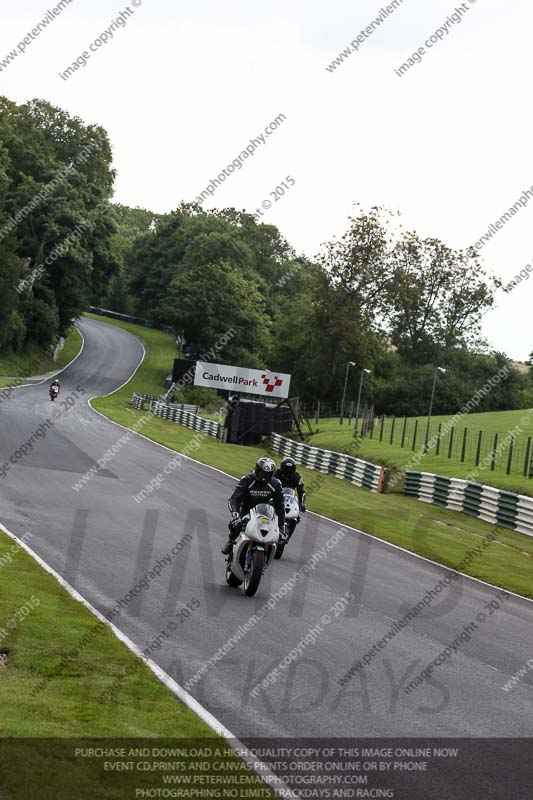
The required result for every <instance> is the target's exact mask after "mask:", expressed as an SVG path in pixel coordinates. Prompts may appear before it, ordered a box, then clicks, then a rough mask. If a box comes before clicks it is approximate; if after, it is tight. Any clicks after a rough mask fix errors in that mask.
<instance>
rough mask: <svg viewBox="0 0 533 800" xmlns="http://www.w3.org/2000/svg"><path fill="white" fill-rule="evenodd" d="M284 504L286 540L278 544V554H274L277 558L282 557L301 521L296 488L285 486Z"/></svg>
mask: <svg viewBox="0 0 533 800" xmlns="http://www.w3.org/2000/svg"><path fill="white" fill-rule="evenodd" d="M283 505H284V506H285V536H286V541H285V542H280V544H279V545H278V547H277V549H276V554H275V556H274V558H275V559H279V558H281V556H282V555H283V551H284V550H285V546H286V545H287V544H288V542H289V541H290V538H291V536H292V534H293V533H294V531H295V530H296V526H297V525H298V523H299V522H300V506H299V505H298V500H297V499H296V492H295V491H294V489H290V488H289V487H288V486H285V487H284V488H283Z"/></svg>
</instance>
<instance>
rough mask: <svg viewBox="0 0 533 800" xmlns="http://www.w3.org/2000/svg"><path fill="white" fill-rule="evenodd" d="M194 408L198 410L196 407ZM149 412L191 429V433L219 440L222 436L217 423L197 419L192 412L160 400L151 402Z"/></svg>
mask: <svg viewBox="0 0 533 800" xmlns="http://www.w3.org/2000/svg"><path fill="white" fill-rule="evenodd" d="M195 408H196V410H198V407H197V406H196V407H195ZM150 411H151V412H152V414H154V415H155V416H156V417H161V419H168V420H170V421H171V422H177V423H178V424H179V425H185V426H186V427H187V428H192V429H193V431H198V433H205V434H206V435H207V436H214V437H215V438H220V437H221V435H222V426H221V425H219V424H218V422H214V421H213V420H211V419H204V418H203V417H199V416H198V414H195V413H194V412H193V411H187V410H186V408H180V407H179V406H176V405H175V404H173V405H169V404H168V403H163V402H162V401H160V400H152V402H151V403H150Z"/></svg>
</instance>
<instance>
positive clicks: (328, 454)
mask: <svg viewBox="0 0 533 800" xmlns="http://www.w3.org/2000/svg"><path fill="white" fill-rule="evenodd" d="M270 441H271V447H272V450H273V451H274V453H277V454H279V455H280V456H282V457H283V458H285V457H286V456H291V458H294V460H295V461H296V462H297V463H298V464H302V465H303V466H304V467H308V468H309V469H315V470H317V472H324V473H326V474H327V475H334V476H335V477H336V478H342V480H344V481H349V482H350V483H353V484H355V486H362V487H364V488H365V489H370V491H372V492H383V491H384V490H385V488H386V484H387V482H388V479H389V475H390V470H388V469H387V468H386V467H383V466H381V465H380V464H371V463H370V462H368V461H363V460H362V459H361V458H355V456H349V455H346V454H345V453H336V452H334V451H332V450H321V449H320V448H319V447H311V446H310V445H308V444H302V443H301V442H295V441H293V440H292V439H286V438H285V437H284V436H280V434H279V433H272V434H271V436H270Z"/></svg>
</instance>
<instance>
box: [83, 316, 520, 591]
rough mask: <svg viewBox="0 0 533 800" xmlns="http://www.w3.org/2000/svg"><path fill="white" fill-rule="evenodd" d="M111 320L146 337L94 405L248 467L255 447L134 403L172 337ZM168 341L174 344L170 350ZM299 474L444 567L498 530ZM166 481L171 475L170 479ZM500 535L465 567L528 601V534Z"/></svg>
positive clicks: (336, 511) (325, 509)
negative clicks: (129, 372) (132, 368)
mask: <svg viewBox="0 0 533 800" xmlns="http://www.w3.org/2000/svg"><path fill="white" fill-rule="evenodd" d="M98 319H100V320H102V318H98ZM114 322H115V324H118V325H119V327H125V328H126V329H127V330H130V331H131V332H132V333H134V334H135V335H136V336H137V337H138V338H139V339H140V340H141V341H143V343H144V344H145V347H146V359H145V361H144V363H143V364H142V365H141V367H140V368H139V370H138V371H137V373H136V374H135V376H134V377H133V379H132V381H131V382H130V383H129V384H128V385H127V386H125V387H123V388H122V389H121V390H120V391H118V392H116V393H115V394H113V395H110V396H109V397H105V398H100V399H98V400H95V401H93V406H94V408H95V409H97V410H98V411H100V412H101V413H102V414H104V415H105V416H107V417H109V419H111V420H114V421H115V422H118V423H120V424H121V425H124V426H126V427H132V426H133V425H134V424H135V423H136V422H138V421H139V420H140V419H141V417H144V418H145V419H147V420H148V421H147V422H146V423H145V424H144V425H142V433H143V434H144V435H145V436H147V437H148V438H150V439H153V440H154V441H156V442H159V443H160V444H164V445H166V446H167V447H169V448H171V449H172V450H176V451H178V452H184V451H186V452H187V453H188V454H189V455H191V456H193V457H194V458H196V459H197V460H198V461H201V462H202V463H204V464H208V465H210V466H213V467H217V468H218V469H222V470H224V471H225V472H227V473H229V474H230V475H233V476H235V477H236V478H237V477H240V476H241V475H243V474H244V473H245V472H247V471H249V470H250V468H251V466H252V465H253V463H254V461H255V459H256V457H257V456H258V454H259V451H258V450H257V449H254V448H252V449H251V448H249V447H242V446H239V445H226V444H222V443H221V442H217V441H216V440H215V439H213V438H211V437H209V436H202V435H201V434H198V433H195V432H194V431H192V430H190V429H188V428H185V427H183V426H181V425H176V424H174V423H172V422H167V421H166V420H162V419H159V418H158V417H147V414H146V412H140V411H136V410H135V409H133V408H132V406H131V403H130V401H131V393H132V391H138V392H147V393H150V394H151V393H153V391H152V390H153V386H154V378H155V376H154V366H153V363H152V348H153V346H154V341H157V342H158V344H157V348H158V349H157V353H156V355H157V359H158V360H159V362H160V365H161V366H163V364H164V368H163V373H166V371H168V368H169V364H171V363H172V362H171V361H169V360H168V359H170V358H171V350H172V352H174V349H173V342H172V337H171V336H168V335H167V334H162V333H159V332H158V331H152V330H148V334H149V335H146V333H147V331H146V329H145V328H142V327H141V326H135V325H127V326H126V325H123V324H122V323H117V322H116V321H114ZM169 342H172V348H169ZM165 350H166V356H165V358H166V361H165V359H163V360H161V355H162V352H163V351H165ZM172 357H173V356H172ZM145 375H146V378H145ZM162 378H163V375H162V374H159V376H158V378H157V381H156V383H157V384H158V386H159V388H158V390H157V391H158V392H160V391H161V382H162ZM170 458H171V456H170V454H169V459H170ZM301 472H302V474H303V476H304V479H305V481H306V484H307V488H308V490H310V491H309V508H310V509H311V510H313V511H315V512H317V513H319V514H323V515H324V516H328V517H331V518H333V519H335V520H338V521H339V522H341V523H344V524H347V525H351V526H353V527H356V528H361V529H362V530H364V531H366V532H368V533H371V534H374V535H376V536H377V537H379V538H380V539H384V540H386V541H389V542H392V543H393V544H397V545H400V546H401V547H404V548H406V549H407V550H410V551H412V552H414V553H418V554H419V555H423V556H426V557H427V558H431V559H433V560H435V561H438V562H440V563H441V564H444V565H446V566H450V567H456V566H457V565H459V564H460V563H461V562H462V560H463V559H464V557H465V555H466V553H467V552H469V551H470V550H472V549H474V548H475V547H476V546H477V545H478V544H479V540H480V538H481V537H484V536H486V535H487V534H488V533H489V532H494V530H495V529H494V527H493V526H491V525H489V524H488V523H485V522H482V521H481V520H477V519H474V518H471V517H468V516H466V515H464V514H460V513H458V512H455V511H450V510H449V509H445V508H440V507H438V506H430V505H427V504H425V503H421V502H418V501H415V500H412V499H411V498H408V497H404V496H400V495H396V494H391V495H376V494H375V493H371V492H368V491H366V490H364V489H358V488H357V487H354V486H352V485H351V484H349V483H347V482H346V481H342V480H340V479H337V478H333V477H330V476H326V475H322V474H320V473H317V472H314V471H312V470H308V469H305V468H302V470H301ZM175 474H176V473H174V475H175ZM167 480H169V481H172V480H176V478H175V477H174V478H173V477H169V478H168V479H167ZM313 487H314V488H313ZM220 513H221V514H224V513H225V509H222V508H221V509H220ZM497 533H498V538H497V541H496V542H495V543H494V544H492V545H491V546H490V547H488V548H486V550H485V551H484V553H483V557H482V559H477V560H474V561H473V562H472V563H471V564H470V566H469V567H468V569H467V570H465V571H468V573H469V574H470V575H472V576H474V577H476V578H479V579H481V580H485V581H487V582H489V583H494V584H496V585H498V586H503V587H505V588H506V589H509V590H510V591H514V592H517V593H518V594H523V595H525V596H526V597H531V598H533V580H532V578H533V538H530V537H527V536H524V535H522V534H519V533H516V532H514V531H511V530H506V529H503V528H498V529H497Z"/></svg>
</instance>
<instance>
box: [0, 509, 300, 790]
mask: <svg viewBox="0 0 533 800" xmlns="http://www.w3.org/2000/svg"><path fill="white" fill-rule="evenodd" d="M0 531H1V532H2V533H5V534H6V536H9V538H10V539H12V540H13V541H14V542H16V543H17V544H18V546H19V547H20V548H21V549H22V550H24V551H25V552H26V553H27V554H28V555H29V556H31V558H33V559H34V561H36V562H37V564H39V566H40V567H42V568H43V569H44V570H45V572H48V573H49V574H50V575H51V576H52V577H53V578H54V579H55V580H56V581H57V582H58V583H59V584H60V586H62V587H63V589H65V591H66V592H67V593H68V594H69V595H70V596H71V597H72V598H73V599H74V600H77V601H78V602H79V603H81V604H82V605H83V606H85V608H87V609H88V610H89V611H90V612H91V613H92V614H93V615H94V616H95V617H96V618H97V619H98V621H99V622H102V623H103V624H104V625H105V626H106V627H108V628H109V629H110V630H111V631H112V632H113V633H114V635H115V636H116V638H117V639H118V640H119V641H120V642H122V643H123V644H125V645H126V647H127V648H128V650H130V651H131V652H132V653H133V655H135V656H137V658H139V659H140V660H141V661H143V662H144V663H145V664H146V665H147V667H148V668H149V669H150V670H151V671H152V672H153V673H154V675H155V676H156V678H157V679H158V680H159V681H160V682H161V683H162V684H163V685H164V686H165V687H166V688H167V689H169V690H170V691H171V692H172V694H173V695H174V696H175V697H177V699H178V700H180V701H181V702H182V703H183V704H184V705H186V706H187V707H188V708H189V709H190V710H191V711H193V712H194V713H195V714H196V715H197V716H198V717H200V719H201V720H202V721H203V722H205V724H206V725H208V727H210V728H211V730H212V731H214V732H215V733H216V734H218V735H219V736H222V737H223V738H224V739H226V740H227V741H228V742H229V743H230V744H231V743H232V742H233V743H236V744H237V745H238V746H239V747H240V748H241V749H242V750H243V753H241V754H239V756H240V757H241V758H242V759H243V761H245V762H246V763H247V764H248V766H249V767H250V769H251V770H252V771H253V772H255V773H256V774H257V775H259V777H261V778H268V779H270V781H272V783H274V784H276V783H277V784H279V778H278V776H277V775H275V774H274V773H273V772H272V771H271V770H270V769H269V768H268V767H267V766H266V765H265V764H263V763H262V762H261V761H259V760H258V759H257V758H256V756H254V755H253V754H252V753H251V752H250V751H249V750H248V748H247V747H246V746H245V745H243V744H242V743H241V741H240V740H239V739H238V738H237V737H236V736H234V734H232V733H231V731H229V730H228V729H227V728H226V727H225V725H223V724H222V723H221V722H220V721H219V720H218V719H217V718H216V717H214V716H213V714H211V713H210V712H209V711H208V710H207V709H206V708H204V706H202V705H201V703H199V702H198V700H196V699H195V698H194V697H193V696H192V695H191V694H189V692H187V691H186V690H185V689H184V688H183V687H182V686H180V684H179V683H178V682H177V681H175V680H174V678H172V677H171V676H170V675H168V673H166V672H165V670H164V669H162V667H160V666H159V665H158V664H156V663H155V661H152V659H151V658H148V657H147V656H145V655H144V654H143V653H142V651H141V649H140V647H138V645H136V644H135V642H133V641H132V640H131V639H130V638H129V636H126V634H125V633H123V632H122V631H121V630H120V629H119V628H117V627H116V625H114V624H113V623H112V622H110V621H109V620H108V619H106V618H105V617H104V615H103V614H101V613H100V611H98V609H96V608H95V607H94V606H93V605H92V603H90V602H89V601H88V600H86V598H85V597H83V595H82V594H80V593H79V592H78V590H77V589H75V588H74V587H73V586H72V585H71V584H70V583H69V582H68V581H66V580H65V579H64V578H63V577H62V576H61V575H60V574H59V573H58V572H56V570H55V569H54V568H53V567H51V566H50V565H49V564H47V563H46V561H44V559H42V558H41V556H39V555H38V554H37V553H36V552H35V551H34V550H33V549H32V548H31V547H29V546H28V545H27V544H26V542H24V541H23V540H22V539H19V538H18V536H16V535H15V534H14V533H12V532H11V531H10V530H8V528H6V527H5V526H4V525H2V523H0ZM181 738H185V737H181ZM268 786H269V788H271V787H270V784H268ZM280 788H281V787H280ZM273 791H275V790H273ZM287 792H290V790H288V789H286V788H285V787H284V797H289V798H292V800H298V798H297V797H296V795H294V794H293V793H292V792H290V793H289V794H288V793H287Z"/></svg>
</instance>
